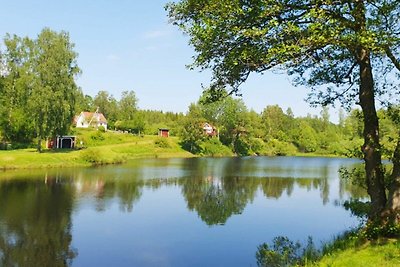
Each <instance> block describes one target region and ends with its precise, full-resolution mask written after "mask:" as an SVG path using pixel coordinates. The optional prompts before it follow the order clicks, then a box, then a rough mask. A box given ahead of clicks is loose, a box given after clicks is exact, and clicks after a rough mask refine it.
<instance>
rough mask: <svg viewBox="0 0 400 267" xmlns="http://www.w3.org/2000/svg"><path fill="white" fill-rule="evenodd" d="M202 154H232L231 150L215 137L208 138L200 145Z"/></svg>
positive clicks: (213, 155)
mask: <svg viewBox="0 0 400 267" xmlns="http://www.w3.org/2000/svg"><path fill="white" fill-rule="evenodd" d="M201 147H202V149H201V150H202V154H203V155H205V156H212V157H221V156H230V155H232V152H231V150H230V149H229V148H228V147H227V146H224V145H223V144H222V143H221V141H219V140H218V139H217V138H210V139H207V140H206V141H204V142H203V143H202V145H201Z"/></svg>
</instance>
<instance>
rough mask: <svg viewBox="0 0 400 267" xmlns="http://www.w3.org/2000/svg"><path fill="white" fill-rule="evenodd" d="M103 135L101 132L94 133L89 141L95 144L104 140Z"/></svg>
mask: <svg viewBox="0 0 400 267" xmlns="http://www.w3.org/2000/svg"><path fill="white" fill-rule="evenodd" d="M103 133H104V132H102V131H96V132H94V133H93V134H92V135H91V136H90V139H92V140H93V141H95V142H96V141H103V140H104V139H105V137H104V134H103Z"/></svg>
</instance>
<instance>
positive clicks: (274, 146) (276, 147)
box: [263, 139, 297, 156]
mask: <svg viewBox="0 0 400 267" xmlns="http://www.w3.org/2000/svg"><path fill="white" fill-rule="evenodd" d="M296 153H297V148H296V147H295V146H294V145H293V144H292V143H289V142H284V141H280V140H277V139H272V140H269V141H268V142H267V143H266V146H265V150H264V153H263V154H264V155H269V156H292V155H295V154H296Z"/></svg>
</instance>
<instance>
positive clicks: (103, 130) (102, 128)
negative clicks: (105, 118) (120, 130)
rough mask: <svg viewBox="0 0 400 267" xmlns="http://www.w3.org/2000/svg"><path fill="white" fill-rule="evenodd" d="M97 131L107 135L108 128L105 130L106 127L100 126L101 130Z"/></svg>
mask: <svg viewBox="0 0 400 267" xmlns="http://www.w3.org/2000/svg"><path fill="white" fill-rule="evenodd" d="M97 131H99V132H101V133H105V132H106V128H104V126H99V128H97Z"/></svg>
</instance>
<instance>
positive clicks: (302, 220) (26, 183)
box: [0, 157, 364, 266]
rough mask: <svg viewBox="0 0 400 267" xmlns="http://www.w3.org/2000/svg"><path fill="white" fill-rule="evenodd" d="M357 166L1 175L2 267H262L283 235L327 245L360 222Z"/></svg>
mask: <svg viewBox="0 0 400 267" xmlns="http://www.w3.org/2000/svg"><path fill="white" fill-rule="evenodd" d="M355 163H357V161H356V160H350V159H335V158H301V157H276V158H269V157H247V158H218V159H214V158H197V159H144V160H136V161H132V162H130V163H129V164H126V165H120V166H107V167H98V168H89V169H65V170H48V171H46V170H40V171H18V172H5V173H1V174H0V260H1V261H0V266H3V265H4V266H256V260H255V252H256V250H257V246H258V245H260V244H261V243H263V242H271V240H272V239H273V238H274V237H275V236H278V235H284V236H288V237H289V238H290V239H292V240H300V241H302V242H305V241H306V239H307V237H308V236H312V237H313V239H314V242H315V243H316V244H317V245H318V244H320V243H321V242H322V241H328V240H329V239H330V238H332V237H333V236H334V235H336V234H339V233H340V232H342V231H343V230H346V229H348V228H349V227H353V226H356V225H357V223H358V222H357V220H356V219H355V218H353V217H351V216H350V213H349V212H348V211H346V210H344V209H343V208H342V207H341V206H340V203H341V202H343V201H344V200H346V199H348V198H350V197H351V196H352V195H357V196H360V195H361V196H362V194H364V193H363V192H361V191H360V190H358V189H356V188H353V187H352V186H351V185H348V184H345V183H344V182H343V181H341V180H339V179H338V173H337V171H338V169H339V168H340V167H341V166H351V165H353V164H355Z"/></svg>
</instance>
